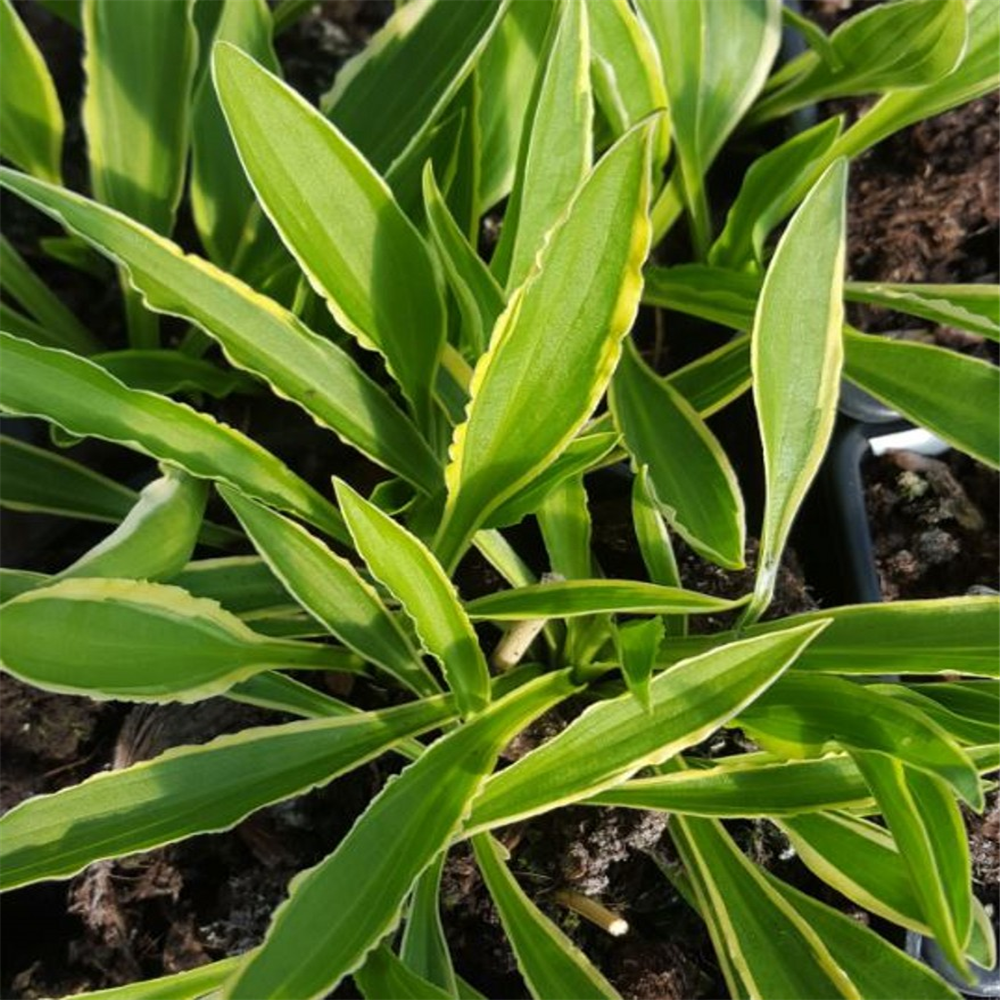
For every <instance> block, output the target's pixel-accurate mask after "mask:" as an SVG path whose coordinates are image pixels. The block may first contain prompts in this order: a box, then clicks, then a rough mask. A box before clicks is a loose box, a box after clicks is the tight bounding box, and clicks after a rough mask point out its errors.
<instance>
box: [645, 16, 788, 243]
mask: <svg viewBox="0 0 1000 1000" xmlns="http://www.w3.org/2000/svg"><path fill="white" fill-rule="evenodd" d="M636 6H637V8H638V11H639V15H640V17H641V18H642V19H643V21H644V22H645V23H646V25H647V26H648V28H649V30H650V33H651V34H652V36H653V40H654V42H655V43H656V47H657V49H658V51H659V55H660V65H661V66H662V68H663V75H664V82H665V84H666V90H667V97H668V101H669V105H670V121H671V125H672V128H673V141H674V148H675V151H676V155H677V158H678V176H679V178H680V185H681V189H682V191H683V195H684V202H685V204H686V205H687V207H688V211H689V212H690V214H691V220H692V229H693V233H692V235H693V240H694V244H695V247H696V249H697V252H698V255H699V256H703V255H704V254H705V253H706V252H707V251H708V246H709V242H710V240H711V233H710V232H709V226H710V220H709V215H708V204H707V200H706V192H705V188H704V182H705V175H706V174H707V173H708V168H709V167H710V166H711V164H712V161H713V160H714V159H715V157H716V155H717V154H718V152H719V150H720V149H721V148H722V145H723V143H724V142H725V141H726V139H727V138H728V137H729V135H730V133H731V132H732V131H733V129H734V128H735V127H736V125H737V124H738V122H739V121H740V119H741V118H742V117H743V115H744V113H745V112H746V110H747V108H749V106H750V104H751V102H752V101H753V100H754V98H755V97H756V96H757V94H758V93H759V92H760V89H761V88H762V87H763V86H764V81H765V79H766V77H767V74H768V72H769V70H770V68H771V63H772V62H773V61H774V57H775V56H776V55H777V53H778V45H779V42H780V36H781V4H780V2H777V0H764V2H760V0H729V2H728V3H715V2H713V0H697V2H694V3H691V2H686V3H658V2H656V0H638V3H637V4H636Z"/></svg>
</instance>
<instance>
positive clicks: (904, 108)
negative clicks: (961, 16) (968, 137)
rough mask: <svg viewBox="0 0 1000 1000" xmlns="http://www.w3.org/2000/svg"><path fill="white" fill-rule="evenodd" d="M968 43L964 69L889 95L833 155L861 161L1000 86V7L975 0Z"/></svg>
mask: <svg viewBox="0 0 1000 1000" xmlns="http://www.w3.org/2000/svg"><path fill="white" fill-rule="evenodd" d="M966 10H967V12H968V43H967V45H966V47H965V51H964V53H963V55H962V58H961V59H960V61H959V63H958V65H957V66H956V67H955V68H954V69H953V70H952V71H951V72H950V73H948V74H947V75H946V76H943V77H941V79H939V80H936V81H935V82H934V83H930V84H926V85H925V86H923V87H905V88H902V89H900V90H892V91H890V92H889V93H887V94H886V95H885V96H884V97H883V98H882V99H881V100H880V101H878V102H877V103H876V104H875V106H874V107H873V108H871V109H870V110H869V111H868V112H867V113H865V114H864V115H862V116H861V118H860V119H859V120H858V121H857V122H855V123H854V125H852V126H851V128H849V129H848V130H847V131H846V132H845V133H844V135H843V136H841V138H840V139H839V140H838V141H837V142H836V143H835V145H834V147H833V149H832V150H831V151H830V156H831V158H832V157H834V156H848V157H852V158H853V157H855V156H857V155H858V154H859V153H862V152H864V150H866V149H870V148H871V147H872V146H874V145H875V144H876V143H878V142H881V140H882V139H884V138H886V136H889V135H892V134H893V133H894V132H898V131H899V130H900V129H904V128H906V127H907V126H908V125H912V124H913V123H914V122H918V121H923V120H924V119H926V118H929V117H932V116H933V115H939V114H941V113H942V112H943V111H947V110H948V109H949V108H953V107H957V106H958V105H960V104H964V103H965V102H966V101H972V100H974V99H975V98H977V97H981V96H983V95H984V94H988V93H989V92H990V91H992V90H995V89H996V88H997V85H998V84H1000V3H998V2H997V0H969V2H968V3H967V4H966Z"/></svg>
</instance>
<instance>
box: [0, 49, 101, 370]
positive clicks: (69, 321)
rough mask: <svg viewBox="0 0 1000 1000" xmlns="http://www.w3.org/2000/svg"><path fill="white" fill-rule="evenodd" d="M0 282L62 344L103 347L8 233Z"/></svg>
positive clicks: (2, 244)
mask: <svg viewBox="0 0 1000 1000" xmlns="http://www.w3.org/2000/svg"><path fill="white" fill-rule="evenodd" d="M5 61H6V60H5ZM0 282H2V284H3V290H4V292H5V294H7V295H9V296H10V297H11V298H12V299H14V301H15V302H19V303H20V304H21V305H22V306H23V307H24V309H25V311H26V312H28V313H30V314H31V315H32V316H33V317H34V318H35V319H36V320H37V321H38V323H39V324H40V325H41V326H43V327H45V329H46V330H47V331H48V332H49V333H50V334H51V335H52V337H53V338H58V339H59V341H60V343H59V344H58V346H59V347H66V348H68V349H69V350H73V351H78V352H79V353H80V354H90V353H92V352H94V351H97V350H100V346H101V345H100V342H99V341H98V340H97V338H96V337H94V335H93V334H92V333H91V332H90V331H89V330H88V329H87V328H86V327H85V326H84V325H83V324H82V323H81V322H80V321H79V320H78V319H77V318H76V316H74V315H73V313H72V312H70V310H69V309H68V308H67V307H66V306H65V305H63V303H62V301H61V300H60V299H59V297H58V296H57V295H56V294H55V293H54V292H52V291H51V290H50V289H49V288H48V286H47V285H46V284H45V283H44V282H43V281H41V279H40V278H39V277H38V276H37V275H36V274H35V272H34V271H32V270H31V268H30V267H28V265H27V264H26V263H25V261H24V259H23V258H22V257H21V255H20V254H19V253H18V252H17V251H16V250H15V249H14V248H13V247H12V246H11V245H10V243H8V242H7V239H6V237H4V236H0Z"/></svg>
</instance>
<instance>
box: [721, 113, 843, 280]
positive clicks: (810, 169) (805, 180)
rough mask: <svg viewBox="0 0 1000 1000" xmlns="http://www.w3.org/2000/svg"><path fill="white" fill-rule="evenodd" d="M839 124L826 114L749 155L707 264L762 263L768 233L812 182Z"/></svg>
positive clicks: (798, 200) (740, 266) (739, 264)
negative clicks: (757, 154) (764, 150)
mask: <svg viewBox="0 0 1000 1000" xmlns="http://www.w3.org/2000/svg"><path fill="white" fill-rule="evenodd" d="M842 125H843V121H842V119H840V118H828V119H827V120H826V121H822V122H820V123H819V124H818V125H814V126H813V127H812V128H810V129H806V131H804V132H800V133H799V134H798V135H795V136H792V138H791V139H788V140H787V141H785V142H783V143H782V144H781V145H780V146H777V147H775V148H774V149H772V150H769V151H768V152H767V153H765V154H764V155H763V156H760V157H758V158H757V159H756V160H754V162H753V163H752V164H751V165H750V169H749V170H748V171H747V172H746V177H745V178H744V180H743V184H742V186H741V187H740V191H739V194H738V195H737V196H736V200H735V201H734V202H733V204H732V207H731V208H730V209H729V213H728V214H727V216H726V225H725V228H724V229H723V230H722V233H721V234H720V236H719V238H718V239H717V240H716V241H715V243H714V244H713V246H712V251H711V253H710V254H709V255H708V261H709V263H710V264H713V265H715V266H717V267H731V268H734V269H736V270H739V269H741V268H743V267H744V266H746V265H747V264H750V263H751V262H756V263H757V264H759V265H762V264H763V263H764V243H765V241H766V240H767V237H768V236H769V235H770V233H771V231H772V230H773V229H774V228H775V227H776V226H777V225H778V223H780V222H781V220H782V219H784V218H785V217H786V216H787V215H788V214H789V213H790V212H791V211H792V210H793V209H794V208H795V207H796V206H797V205H798V204H799V202H800V201H801V200H802V198H803V197H804V196H805V195H806V193H807V192H808V190H809V188H811V187H812V185H813V184H815V183H816V180H817V179H818V177H819V175H820V173H822V170H821V169H820V168H821V166H822V162H823V160H822V158H823V157H824V155H825V154H826V153H828V152H829V150H830V149H831V148H832V146H833V144H834V142H836V140H837V137H838V136H839V135H840V132H841V128H842Z"/></svg>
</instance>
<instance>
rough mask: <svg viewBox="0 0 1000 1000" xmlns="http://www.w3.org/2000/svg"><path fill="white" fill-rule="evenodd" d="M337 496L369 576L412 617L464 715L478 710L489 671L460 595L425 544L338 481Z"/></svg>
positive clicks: (484, 700)
mask: <svg viewBox="0 0 1000 1000" xmlns="http://www.w3.org/2000/svg"><path fill="white" fill-rule="evenodd" d="M335 485H336V489H337V499H338V501H339V503H340V509H341V510H342V511H343V514H344V518H345V519H346V521H347V525H348V528H349V529H350V532H351V535H352V537H353V538H354V544H355V546H356V547H357V550H358V552H360V553H361V556H362V558H363V559H364V560H365V562H366V563H367V564H368V568H369V569H370V570H371V572H372V575H373V576H374V577H375V578H376V579H377V580H379V581H380V582H381V583H383V584H384V585H385V586H386V587H387V588H388V589H389V590H390V591H391V592H392V593H393V594H394V595H395V596H396V598H397V599H398V600H399V602H400V604H402V606H403V609H404V610H405V611H406V613H407V614H408V615H409V616H410V617H411V618H412V619H413V623H414V625H415V626H416V629H417V635H418V636H419V637H420V640H421V642H422V643H423V645H424V648H425V649H426V650H427V652H429V653H430V654H431V655H432V656H434V657H435V658H436V659H437V660H438V661H439V662H440V663H441V666H442V669H443V670H444V677H445V681H446V683H447V685H448V687H449V688H450V689H451V690H452V691H453V692H454V693H455V697H456V699H457V701H458V705H459V708H460V710H461V712H462V714H463V715H468V714H470V713H474V712H478V711H480V710H481V709H482V708H483V707H484V706H485V705H486V703H487V702H488V701H489V697H490V678H489V670H488V668H487V666H486V659H485V657H484V656H483V652H482V650H481V649H480V648H479V641H478V639H477V638H476V633H475V632H474V631H473V628H472V624H471V622H470V621H469V619H468V617H467V616H466V613H465V611H464V609H463V608H462V605H461V603H460V602H459V599H458V595H457V593H456V592H455V588H454V586H453V585H452V583H451V581H450V580H449V579H448V577H447V575H446V574H445V572H444V570H443V569H442V568H441V566H440V564H439V563H438V562H437V560H436V559H435V558H434V556H433V555H432V554H431V553H430V552H429V551H428V550H427V548H426V547H425V546H424V545H423V543H422V542H421V541H420V540H419V539H418V538H416V537H415V536H413V535H411V534H410V533H409V532H408V531H407V530H406V529H405V528H404V527H402V525H400V524H397V523H396V522H395V521H394V520H393V519H392V518H391V517H389V515H388V514H383V513H382V511H380V510H379V509H378V508H377V507H375V506H374V504H371V503H369V502H368V501H366V500H365V499H364V498H362V497H361V496H359V495H358V494H357V493H356V492H355V491H354V490H352V489H351V488H350V487H349V486H348V485H347V484H346V483H343V482H341V481H340V480H337V481H336V484H335Z"/></svg>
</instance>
